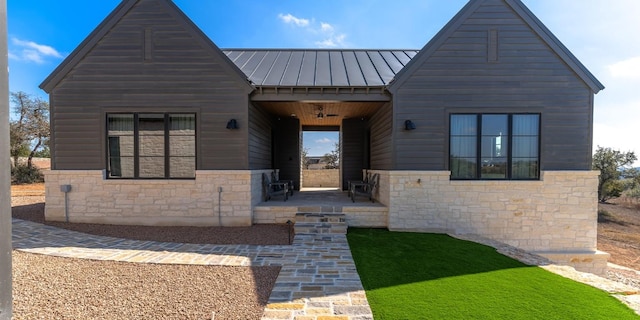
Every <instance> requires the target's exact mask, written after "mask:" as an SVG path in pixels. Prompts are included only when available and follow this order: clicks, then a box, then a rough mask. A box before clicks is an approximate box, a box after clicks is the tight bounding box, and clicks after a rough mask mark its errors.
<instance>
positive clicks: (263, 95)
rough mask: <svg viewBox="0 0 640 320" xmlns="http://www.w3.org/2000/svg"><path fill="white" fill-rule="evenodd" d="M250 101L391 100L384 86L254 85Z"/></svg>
mask: <svg viewBox="0 0 640 320" xmlns="http://www.w3.org/2000/svg"><path fill="white" fill-rule="evenodd" d="M251 100H252V101H391V94H390V93H389V91H387V89H386V87H385V86H365V87H359V86H353V87H316V86H256V90H255V91H254V92H253V93H252V95H251Z"/></svg>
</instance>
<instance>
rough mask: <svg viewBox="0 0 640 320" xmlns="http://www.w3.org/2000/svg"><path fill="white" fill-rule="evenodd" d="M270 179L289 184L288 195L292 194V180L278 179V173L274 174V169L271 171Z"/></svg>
mask: <svg viewBox="0 0 640 320" xmlns="http://www.w3.org/2000/svg"><path fill="white" fill-rule="evenodd" d="M271 181H272V182H284V183H286V184H287V185H288V186H289V195H290V196H292V195H293V189H294V187H293V180H280V177H279V176H278V174H276V171H275V170H274V171H271Z"/></svg>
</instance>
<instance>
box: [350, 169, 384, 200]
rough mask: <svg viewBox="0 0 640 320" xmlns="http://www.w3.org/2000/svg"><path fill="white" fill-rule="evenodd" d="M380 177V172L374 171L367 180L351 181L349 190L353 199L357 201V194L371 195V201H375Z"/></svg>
mask: <svg viewBox="0 0 640 320" xmlns="http://www.w3.org/2000/svg"><path fill="white" fill-rule="evenodd" d="M379 178H380V176H379V174H377V173H374V174H373V175H371V177H370V178H369V179H368V180H369V181H367V182H362V183H359V182H354V183H351V187H350V190H349V194H350V195H351V201H353V202H356V196H358V195H360V196H366V197H369V200H371V202H375V199H374V195H375V192H376V191H377V190H378V179H379Z"/></svg>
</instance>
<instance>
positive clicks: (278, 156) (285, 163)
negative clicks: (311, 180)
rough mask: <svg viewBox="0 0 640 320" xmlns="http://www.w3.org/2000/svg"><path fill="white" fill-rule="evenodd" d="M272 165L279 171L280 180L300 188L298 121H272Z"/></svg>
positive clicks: (293, 119) (282, 119) (291, 119)
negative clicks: (290, 182)
mask: <svg viewBox="0 0 640 320" xmlns="http://www.w3.org/2000/svg"><path fill="white" fill-rule="evenodd" d="M272 139H273V147H272V152H273V165H274V168H275V169H279V170H280V180H293V181H294V186H295V188H296V189H297V190H299V188H300V170H301V168H300V155H301V152H300V151H301V149H300V141H301V135H300V120H298V119H296V118H288V117H287V118H285V117H283V118H275V119H274V121H273V138H272Z"/></svg>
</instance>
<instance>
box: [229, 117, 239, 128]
mask: <svg viewBox="0 0 640 320" xmlns="http://www.w3.org/2000/svg"><path fill="white" fill-rule="evenodd" d="M227 129H229V130H236V129H238V121H236V119H231V120H229V122H227Z"/></svg>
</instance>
